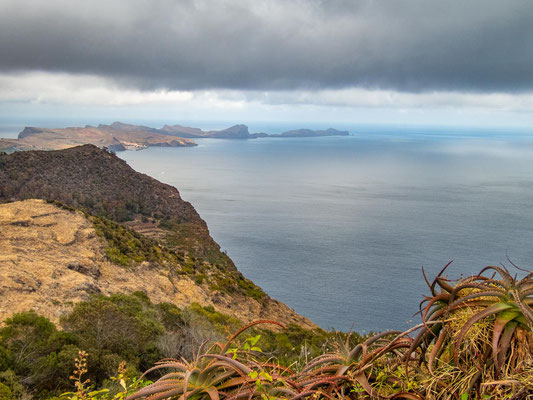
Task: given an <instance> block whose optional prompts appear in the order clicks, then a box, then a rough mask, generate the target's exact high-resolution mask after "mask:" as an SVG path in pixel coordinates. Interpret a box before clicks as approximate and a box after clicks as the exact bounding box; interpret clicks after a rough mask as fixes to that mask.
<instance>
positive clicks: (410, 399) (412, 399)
mask: <svg viewBox="0 0 533 400" xmlns="http://www.w3.org/2000/svg"><path fill="white" fill-rule="evenodd" d="M400 399H405V400H424V399H425V398H424V397H422V396H419V395H417V394H414V393H397V394H395V395H394V396H392V397H391V398H390V400H400Z"/></svg>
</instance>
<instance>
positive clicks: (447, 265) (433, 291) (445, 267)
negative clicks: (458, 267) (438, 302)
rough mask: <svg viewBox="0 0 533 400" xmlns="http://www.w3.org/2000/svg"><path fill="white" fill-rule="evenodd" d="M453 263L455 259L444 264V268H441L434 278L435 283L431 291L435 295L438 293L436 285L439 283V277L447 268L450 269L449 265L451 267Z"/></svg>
mask: <svg viewBox="0 0 533 400" xmlns="http://www.w3.org/2000/svg"><path fill="white" fill-rule="evenodd" d="M452 263H453V260H452V261H450V262H449V263H448V264H446V265H445V266H444V268H443V269H441V270H440V272H439V273H438V274H437V277H436V278H435V279H434V280H433V283H432V284H431V287H430V290H431V293H432V294H433V295H435V294H436V293H435V285H436V284H437V278H440V277H441V275H442V274H443V273H444V271H446V269H448V267H449V266H450V265H451V264H452Z"/></svg>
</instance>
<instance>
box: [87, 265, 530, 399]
mask: <svg viewBox="0 0 533 400" xmlns="http://www.w3.org/2000/svg"><path fill="white" fill-rule="evenodd" d="M443 274H444V270H443V271H441V273H440V274H439V275H438V276H437V277H436V278H435V279H434V280H433V281H432V282H429V281H427V283H428V287H429V291H430V294H429V295H428V296H427V297H426V298H425V300H424V301H423V302H422V304H421V309H420V314H421V319H422V323H421V324H419V325H417V326H415V327H413V328H411V329H409V330H408V331H405V332H383V333H380V334H377V335H369V336H367V337H360V336H358V335H356V334H344V335H340V334H337V335H335V334H332V333H326V332H318V331H317V332H309V331H307V332H306V331H302V330H298V329H296V331H294V329H295V328H294V327H287V329H285V330H284V331H282V332H281V333H279V332H278V333H276V332H273V331H260V330H258V326H259V325H260V324H271V325H274V326H279V325H280V324H279V323H278V322H274V321H256V322H255V323H252V324H250V325H248V326H245V327H244V328H241V329H239V330H237V331H236V333H235V334H233V335H231V336H230V337H229V339H227V340H224V341H221V340H217V338H216V337H210V338H209V340H204V342H203V343H204V345H200V346H198V347H197V348H196V349H197V350H196V351H193V352H192V353H189V354H188V355H187V356H184V355H182V354H181V353H179V354H177V355H179V356H175V357H172V358H166V359H163V360H162V361H159V362H156V363H155V366H153V367H152V368H149V369H148V370H147V371H146V372H145V373H144V374H143V375H142V376H141V377H140V380H141V381H142V382H143V383H142V384H139V386H137V388H136V389H135V390H132V388H131V387H129V388H128V387H127V386H124V388H123V392H122V393H124V396H127V398H128V399H129V400H135V399H142V398H149V399H151V400H157V399H164V398H189V399H206V400H214V399H225V398H227V399H239V398H250V399H253V398H261V399H264V400H267V399H274V398H275V399H278V398H284V399H300V398H313V399H315V398H330V399H331V398H339V399H341V398H342V399H344V398H351V399H411V400H417V399H418V400H424V399H427V400H429V399H450V400H451V399H459V400H465V399H515V400H518V399H529V398H533V355H532V348H533V334H532V328H533V312H532V308H531V307H532V305H533V273H531V272H528V273H527V275H526V276H525V277H524V278H522V279H518V278H517V277H516V276H512V275H511V274H510V273H509V271H508V270H507V269H505V268H504V267H495V266H491V267H487V268H485V269H483V270H482V271H481V272H480V273H479V274H478V275H476V276H472V277H468V278H461V279H459V280H456V281H451V280H448V279H446V278H445V277H444V276H443ZM195 312H197V314H196V315H202V316H204V317H207V320H209V321H210V322H211V323H218V324H223V325H224V326H226V327H229V326H231V325H234V324H233V323H230V321H229V320H227V319H222V320H219V318H221V317H220V316H218V315H216V313H215V314H213V313H214V310H208V309H198V306H196V311H195ZM215 321H216V322H215ZM233 322H236V321H233ZM219 332H220V333H221V330H220V331H219ZM228 336H229V335H228ZM219 338H220V337H219ZM293 340H295V341H294V342H293ZM209 343H212V344H211V345H209ZM293 345H294V347H291V346H293ZM308 350H311V351H308ZM89 357H90V356H89ZM90 364H91V363H90V362H89V365H90ZM157 374H159V376H157ZM146 379H151V380H153V382H148V381H146ZM95 393H96V392H95ZM107 393H108V392H105V394H102V395H99V394H97V393H96V394H94V396H92V397H91V396H89V397H91V398H95V399H99V398H102V399H103V398H108V397H105V396H108V394H107ZM89 397H87V398H89Z"/></svg>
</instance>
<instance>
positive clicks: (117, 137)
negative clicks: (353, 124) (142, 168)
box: [0, 122, 349, 152]
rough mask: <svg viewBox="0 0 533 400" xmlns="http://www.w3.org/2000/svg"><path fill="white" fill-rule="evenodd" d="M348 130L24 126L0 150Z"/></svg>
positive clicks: (141, 145) (0, 142)
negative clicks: (269, 131) (260, 130)
mask: <svg viewBox="0 0 533 400" xmlns="http://www.w3.org/2000/svg"><path fill="white" fill-rule="evenodd" d="M348 135H349V132H348V131H340V130H337V129H333V128H329V129H326V130H312V129H297V130H291V131H287V132H283V133H280V134H267V133H250V132H249V130H248V127H247V126H246V125H242V124H239V125H234V126H231V127H229V128H226V129H222V130H213V131H203V130H201V129H199V128H192V127H187V126H181V125H165V126H163V127H162V128H161V129H157V128H150V127H148V126H144V125H131V124H125V123H122V122H114V123H112V124H110V125H103V124H100V125H98V126H91V125H86V126H85V127H69V128H57V129H48V128H37V127H25V128H24V129H23V130H22V131H21V132H20V133H19V135H18V138H17V139H8V138H0V150H2V151H8V152H10V151H19V150H61V149H66V148H70V147H74V146H79V145H83V144H93V145H95V146H98V147H101V148H103V147H105V148H108V149H109V150H111V151H124V150H142V149H145V148H147V147H153V146H157V147H190V146H196V143H195V142H194V140H193V139H202V138H210V139H257V138H266V137H269V138H294V137H318V136H348Z"/></svg>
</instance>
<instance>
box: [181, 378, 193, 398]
mask: <svg viewBox="0 0 533 400" xmlns="http://www.w3.org/2000/svg"><path fill="white" fill-rule="evenodd" d="M191 374H192V371H187V373H186V374H185V377H184V378H183V400H187V390H188V386H189V378H190V377H191Z"/></svg>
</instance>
